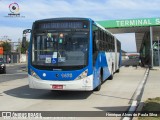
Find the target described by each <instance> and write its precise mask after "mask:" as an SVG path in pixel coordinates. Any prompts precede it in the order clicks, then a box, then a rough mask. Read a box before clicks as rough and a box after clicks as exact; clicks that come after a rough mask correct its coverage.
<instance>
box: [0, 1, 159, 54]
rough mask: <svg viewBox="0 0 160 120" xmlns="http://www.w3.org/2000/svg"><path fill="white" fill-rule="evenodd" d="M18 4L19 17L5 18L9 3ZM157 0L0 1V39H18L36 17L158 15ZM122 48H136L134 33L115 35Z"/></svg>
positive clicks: (120, 17)
mask: <svg viewBox="0 0 160 120" xmlns="http://www.w3.org/2000/svg"><path fill="white" fill-rule="evenodd" d="M11 3H17V4H18V5H19V12H20V17H14V18H13V17H8V14H10V13H11V12H10V10H9V5H10V4H11ZM159 6H160V1H159V0H0V8H1V10H0V28H1V29H0V39H1V38H3V37H4V36H8V38H10V39H12V41H18V39H22V31H23V30H24V29H28V28H31V27H32V23H33V22H34V21H35V20H37V19H46V18H56V17H87V18H92V19H93V20H94V21H100V20H116V19H132V18H155V17H160V7H159ZM116 37H117V38H118V39H119V40H120V41H121V43H122V49H123V50H125V51H128V52H129V51H130V52H134V51H136V45H135V35H134V34H133V33H131V34H125V35H123V34H118V35H116Z"/></svg>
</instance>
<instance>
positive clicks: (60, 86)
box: [52, 85, 63, 90]
mask: <svg viewBox="0 0 160 120" xmlns="http://www.w3.org/2000/svg"><path fill="white" fill-rule="evenodd" d="M52 89H59V90H62V89H63V85H52Z"/></svg>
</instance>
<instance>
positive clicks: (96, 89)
mask: <svg viewBox="0 0 160 120" xmlns="http://www.w3.org/2000/svg"><path fill="white" fill-rule="evenodd" d="M102 76H103V73H102V69H101V72H100V78H99V79H100V81H99V82H100V84H99V85H98V86H97V87H96V88H95V89H94V91H100V89H101V85H102V82H103V78H102Z"/></svg>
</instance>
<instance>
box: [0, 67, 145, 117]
mask: <svg viewBox="0 0 160 120" xmlns="http://www.w3.org/2000/svg"><path fill="white" fill-rule="evenodd" d="M21 67H23V66H18V67H15V66H13V68H12V67H11V68H12V69H11V68H10V69H8V74H9V73H10V74H12V72H13V71H15V69H16V70H17V72H16V74H13V75H12V76H14V77H15V80H11V79H12V78H13V77H11V76H10V77H9V76H7V77H6V76H3V75H2V76H1V78H0V79H3V78H4V77H6V82H1V83H0V111H9V110H12V111H127V110H128V109H129V107H130V105H131V103H132V101H133V95H134V92H135V91H136V89H137V87H138V85H139V83H140V82H141V80H142V79H143V77H144V73H145V70H146V69H144V68H140V67H138V68H135V67H122V68H121V69H120V72H119V73H116V74H114V79H113V80H108V81H106V82H104V84H103V85H102V88H101V90H100V91H99V92H92V91H91V92H77V91H59V92H51V91H48V90H35V89H30V88H29V87H28V81H27V77H26V76H27V74H26V73H25V72H20V71H18V70H19V68H21ZM20 73H22V74H23V73H24V76H23V75H22V74H20ZM19 75H22V76H21V77H24V78H21V77H20V78H19ZM79 119H83V120H89V119H91V118H87V117H83V118H75V120H79ZM94 119H95V120H97V119H98V120H99V119H100V120H101V119H105V120H106V119H108V120H112V118H110V117H107V118H106V117H100V118H95V117H94V118H92V120H94ZM113 119H117V120H120V119H121V118H120V117H117V118H113Z"/></svg>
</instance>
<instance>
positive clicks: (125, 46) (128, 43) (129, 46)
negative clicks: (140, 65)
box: [115, 33, 137, 52]
mask: <svg viewBox="0 0 160 120" xmlns="http://www.w3.org/2000/svg"><path fill="white" fill-rule="evenodd" d="M115 36H116V37H117V39H118V40H119V41H120V42H121V47H122V50H124V51H126V52H135V51H137V50H136V43H135V33H125V34H115Z"/></svg>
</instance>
